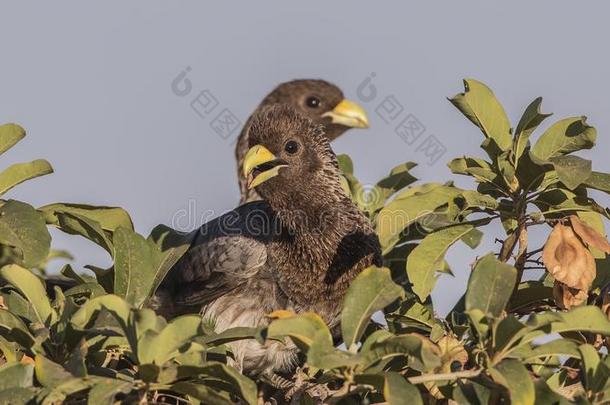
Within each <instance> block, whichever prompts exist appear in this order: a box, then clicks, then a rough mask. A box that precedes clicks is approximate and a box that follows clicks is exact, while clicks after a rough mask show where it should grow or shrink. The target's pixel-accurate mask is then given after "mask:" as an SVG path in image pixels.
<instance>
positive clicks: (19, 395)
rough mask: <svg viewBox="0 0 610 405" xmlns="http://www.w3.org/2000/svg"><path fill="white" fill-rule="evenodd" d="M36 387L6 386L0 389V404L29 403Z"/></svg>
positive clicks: (34, 395)
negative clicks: (4, 388) (6, 387)
mask: <svg viewBox="0 0 610 405" xmlns="http://www.w3.org/2000/svg"><path fill="white" fill-rule="evenodd" d="M37 391H38V390H37V389H36V388H33V387H30V388H8V389H6V390H2V391H0V404H30V403H33V402H31V401H34V399H35V397H36V394H37Z"/></svg>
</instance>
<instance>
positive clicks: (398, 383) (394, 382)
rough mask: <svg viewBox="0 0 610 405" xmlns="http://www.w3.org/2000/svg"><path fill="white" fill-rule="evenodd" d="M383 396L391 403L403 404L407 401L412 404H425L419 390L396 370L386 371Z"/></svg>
mask: <svg viewBox="0 0 610 405" xmlns="http://www.w3.org/2000/svg"><path fill="white" fill-rule="evenodd" d="M383 397H384V398H385V400H386V401H387V403H388V404H389V405H402V404H404V403H405V401H406V402H408V403H409V404H412V405H419V404H422V405H423V401H422V399H421V395H420V394H419V390H418V389H417V388H416V387H415V386H414V385H412V384H410V383H409V382H407V380H406V378H404V377H403V376H402V375H400V374H399V373H396V372H387V373H385V382H384V384H383ZM407 398H408V400H407Z"/></svg>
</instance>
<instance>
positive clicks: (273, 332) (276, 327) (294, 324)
mask: <svg viewBox="0 0 610 405" xmlns="http://www.w3.org/2000/svg"><path fill="white" fill-rule="evenodd" d="M284 336H289V337H290V338H291V339H292V341H293V342H294V343H295V344H296V345H297V346H298V347H299V349H301V351H303V352H307V349H308V348H309V346H311V345H312V343H313V341H314V340H316V339H322V340H323V342H324V344H326V345H328V346H330V347H332V344H333V338H332V336H331V334H330V330H329V329H328V326H326V323H324V321H323V320H322V318H320V316H319V315H318V314H315V313H313V312H306V313H302V314H298V315H294V316H290V317H286V318H280V319H276V320H274V321H273V322H271V324H270V325H269V327H268V328H267V337H268V338H271V339H279V338H282V337H284Z"/></svg>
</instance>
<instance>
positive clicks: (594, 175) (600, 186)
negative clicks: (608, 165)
mask: <svg viewBox="0 0 610 405" xmlns="http://www.w3.org/2000/svg"><path fill="white" fill-rule="evenodd" d="M584 184H585V186H587V187H590V188H593V189H595V190H599V191H603V192H605V193H610V174H608V173H602V172H591V175H590V176H589V178H588V179H587V180H585V182H584Z"/></svg>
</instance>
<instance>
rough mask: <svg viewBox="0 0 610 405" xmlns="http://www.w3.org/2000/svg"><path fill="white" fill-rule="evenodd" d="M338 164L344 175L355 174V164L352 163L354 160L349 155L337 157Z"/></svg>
mask: <svg viewBox="0 0 610 405" xmlns="http://www.w3.org/2000/svg"><path fill="white" fill-rule="evenodd" d="M337 162H338V163H339V169H340V170H341V172H342V173H345V174H354V162H352V158H350V157H349V155H346V154H344V153H342V154H339V155H337Z"/></svg>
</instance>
